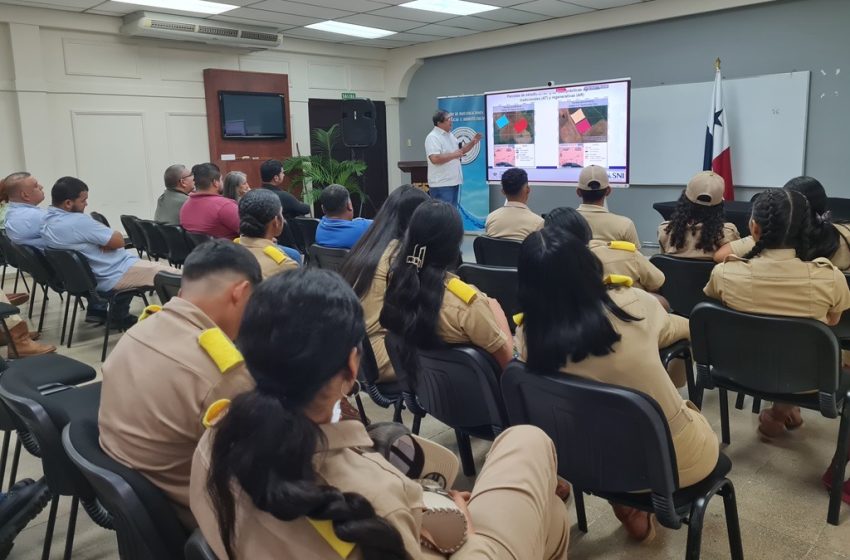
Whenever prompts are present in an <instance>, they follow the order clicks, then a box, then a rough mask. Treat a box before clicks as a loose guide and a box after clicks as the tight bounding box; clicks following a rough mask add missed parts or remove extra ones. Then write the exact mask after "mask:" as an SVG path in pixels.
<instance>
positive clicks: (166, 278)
mask: <svg viewBox="0 0 850 560" xmlns="http://www.w3.org/2000/svg"><path fill="white" fill-rule="evenodd" d="M182 279H183V277H182V276H180V275H179V274H172V273H170V272H157V273H156V276H154V277H153V288H154V290H156V295H157V296H159V302H160V303H161V304H162V305H165V304H166V303H168V302H169V301H170V300H171V298H173V297H174V296H176V295H177V293H178V292H179V291H180V282H181V281H182Z"/></svg>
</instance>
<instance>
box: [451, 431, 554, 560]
mask: <svg viewBox="0 0 850 560" xmlns="http://www.w3.org/2000/svg"><path fill="white" fill-rule="evenodd" d="M556 485H557V458H556V457H555V446H554V444H553V443H552V440H550V439H549V437H548V436H547V435H546V434H545V433H543V431H542V430H540V429H539V428H536V427H534V426H515V427H513V428H509V429H508V430H506V431H505V432H503V433H502V434H501V435H500V436H499V437H497V438H496V441H495V442H493V447H492V448H491V449H490V452H489V453H488V454H487V461H486V462H485V464H484V468H483V469H481V474H479V475H478V479H477V480H476V482H475V487H474V488H473V490H472V498H471V499H470V501H469V513H470V515H471V517H472V525H473V528H474V529H475V533H474V534H473V535H472V536H470V538H469V540H468V541H467V542H466V544H464V545H463V547H462V548H461V549H460V550H458V551H457V552H455V553H454V554H453V555H452V556H451V558H452V560H467V559H482V560H483V559H487V560H556V559H563V558H566V557H567V545H568V544H569V540H570V525H569V519H568V517H567V509H566V506H565V505H564V503H563V502H562V501H561V500H560V499H559V498H558V497H557V496H556V495H555V486H556Z"/></svg>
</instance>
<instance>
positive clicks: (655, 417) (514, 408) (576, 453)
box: [502, 361, 744, 560]
mask: <svg viewBox="0 0 850 560" xmlns="http://www.w3.org/2000/svg"><path fill="white" fill-rule="evenodd" d="M502 394H503V395H504V397H505V405H506V406H507V409H508V415H509V416H510V419H511V422H512V423H513V424H533V425H535V426H537V427H539V428H541V429H542V430H543V431H544V432H546V433H547V434H548V435H549V437H550V438H552V441H553V442H554V443H555V449H556V452H557V455H558V474H559V475H560V476H561V477H563V478H564V479H566V480H568V481H569V482H570V483H571V484H572V485H573V496H574V497H575V504H576V517H577V518H578V526H579V529H581V530H582V531H583V532H585V533H586V532H587V518H586V515H585V511H584V494H592V495H595V496H598V497H600V498H602V499H604V500H608V501H610V502H613V503H617V504H622V505H626V506H629V507H634V508H638V509H640V510H643V511H650V512H654V513H655V514H656V516H657V517H658V521H659V523H661V524H662V525H663V526H665V527H669V528H671V529H679V528H680V527H681V526H682V523H686V524H688V544H687V552H686V556H685V558H687V559H689V560H690V559H697V558H699V557H700V548H701V544H702V525H703V519H704V517H705V512H706V509H707V507H708V503H709V500H710V499H711V498H712V497H713V496H714V495H715V494H720V495H721V496H722V497H723V505H724V508H725V512H726V530H727V532H728V535H729V546H730V549H731V557H732V558H733V560H743V558H744V553H743V546H742V544H741V531H740V528H739V525H738V507H737V503H736V500H735V488H734V486H733V485H732V482H731V481H730V480H729V479H728V478H726V474H727V473H728V472H729V470H730V469H731V467H732V463H731V461H730V460H729V458H728V457H726V456H725V455H723V454H722V453H721V454H720V457H719V459H718V462H717V466H716V467H715V468H714V471H713V472H712V473H711V474H710V475H709V476H708V477H706V478H705V480H702V481H701V482H698V483H697V484H694V485H693V486H688V487H686V488H680V487H679V474H678V470H677V466H676V453H675V450H674V449H673V441H672V439H671V437H670V428H669V426H668V424H667V421H666V419H665V417H664V413H663V411H662V410H661V408H660V407H659V406H658V403H657V402H655V401H654V400H652V398H650V397H649V396H647V395H646V394H644V393H641V392H638V391H633V390H631V389H627V388H625V387H620V386H616V385H606V384H604V383H598V382H596V381H591V380H587V379H582V378H580V377H576V376H574V375H569V374H565V373H560V372H556V373H553V374H540V373H537V372H531V371H529V370H528V368H527V366H526V365H525V364H524V363H522V362H518V361H514V362H511V363H510V364H508V367H507V368H505V372H504V374H502ZM647 489H649V491H648V492H647V491H646V490H647Z"/></svg>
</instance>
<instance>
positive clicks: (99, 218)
mask: <svg viewBox="0 0 850 560" xmlns="http://www.w3.org/2000/svg"><path fill="white" fill-rule="evenodd" d="M89 216H91V217H92V219H93V220H97V221H98V222H100V223H102V224H103V225H105V226H106V227H112V226H110V225H109V220H107V219H106V216H104V215H103V214H101V213H100V212H91V213H89Z"/></svg>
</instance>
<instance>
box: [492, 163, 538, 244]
mask: <svg viewBox="0 0 850 560" xmlns="http://www.w3.org/2000/svg"><path fill="white" fill-rule="evenodd" d="M502 194H504V195H505V199H506V200H505V205H504V206H502V207H501V208H499V209H497V210H494V211H492V212H490V215H489V216H487V222H486V225H485V234H486V235H487V236H488V237H498V238H504V239H513V240H516V241H523V240H524V239H525V238H526V237H528V236H529V235H530V234H532V233H534V232H535V231H537V230H538V229H540V228H542V227H543V218H541V217H540V216H538V215H537V214H535V213H534V212H532V211H531V210H530V209H529V208H528V197H529V195H530V194H531V188H530V187H529V186H528V174H527V173H526V172H525V170H524V169H520V168H518V167H512V168H510V169H508V170H507V171H505V172H504V173H503V174H502Z"/></svg>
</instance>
